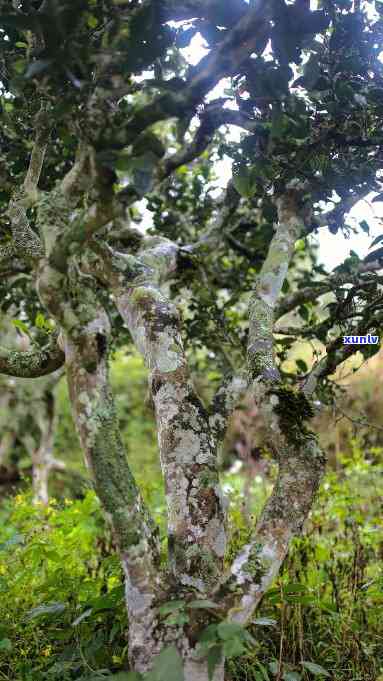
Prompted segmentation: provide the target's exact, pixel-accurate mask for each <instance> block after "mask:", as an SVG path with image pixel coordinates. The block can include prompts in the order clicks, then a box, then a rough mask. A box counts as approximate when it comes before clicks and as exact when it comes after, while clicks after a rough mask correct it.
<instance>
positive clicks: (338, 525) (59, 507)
mask: <svg viewBox="0 0 383 681" xmlns="http://www.w3.org/2000/svg"><path fill="white" fill-rule="evenodd" d="M351 450H352V454H351V455H350V456H348V457H342V458H341V460H340V462H339V467H338V470H337V471H329V472H328V473H327V475H326V478H325V480H324V482H323V484H322V487H321V491H320V494H319V497H318V500H317V503H316V505H315V508H314V510H313V511H312V513H311V516H310V519H309V521H308V524H307V528H306V532H305V535H304V536H303V537H302V538H300V539H297V540H295V541H294V544H293V548H292V551H291V552H290V554H289V557H288V559H287V561H286V563H285V565H284V569H283V571H282V573H281V575H280V577H279V578H278V579H277V580H276V582H275V584H274V585H273V587H272V588H271V589H270V590H269V591H268V593H267V594H266V596H265V598H264V600H263V603H262V605H261V608H260V610H259V612H258V613H257V615H256V619H255V621H254V624H252V625H251V627H250V632H251V634H252V636H253V638H254V639H255V641H254V643H253V645H252V646H251V650H250V652H249V653H247V654H246V655H241V656H238V657H235V658H234V659H232V660H230V661H229V663H228V673H229V674H230V677H231V678H232V679H233V681H245V680H246V681H268V680H269V681H276V679H278V673H279V679H280V680H283V681H294V680H295V681H298V680H299V681H300V680H305V681H309V680H310V679H315V678H317V679H318V681H321V680H322V679H325V678H330V679H332V680H333V681H377V679H378V678H379V674H382V672H383V662H382V661H383V625H382V622H383V588H382V587H383V584H382V573H381V561H382V557H383V532H382V520H381V499H382V495H383V452H382V450H380V449H372V450H371V451H369V452H367V453H363V455H362V452H361V451H360V449H359V448H358V446H357V444H356V443H355V442H354V443H353V445H352V447H351ZM223 482H224V485H225V486H226V491H227V493H228V494H229V495H230V496H231V497H232V499H231V500H232V502H233V503H232V510H231V515H230V522H229V529H230V546H229V551H228V554H229V555H231V556H232V555H234V553H235V552H236V551H237V550H238V549H239V548H240V547H241V545H243V543H244V542H245V541H246V540H247V538H248V536H249V531H250V530H249V526H248V523H247V522H246V521H245V520H244V517H243V514H242V503H243V495H242V485H243V480H241V478H240V476H239V475H238V474H230V473H229V474H226V475H225V476H224V480H223ZM269 491H270V483H267V484H266V485H263V484H261V483H260V481H259V479H258V480H257V479H255V480H254V483H253V486H252V510H253V515H254V516H257V515H258V514H259V512H260V508H261V505H262V502H263V499H264V497H265V495H266V494H267V493H268V492H269ZM148 497H149V498H151V502H150V503H151V505H152V508H153V509H154V511H157V515H158V516H159V517H161V519H162V522H163V519H164V509H163V506H161V504H162V503H163V502H160V501H159V498H156V494H152V496H151V495H150V494H148ZM123 597H124V590H123V584H122V574H121V569H120V565H119V560H118V557H117V555H116V553H115V551H114V547H113V541H112V537H111V535H110V532H109V530H108V528H107V527H106V525H105V523H104V521H103V518H102V515H101V512H100V508H99V504H98V501H97V499H96V497H95V495H94V494H93V492H88V493H87V495H86V497H85V498H84V499H83V500H80V501H71V500H63V501H62V502H61V501H60V502H55V501H54V500H53V501H52V502H51V503H50V505H49V507H48V508H47V509H44V508H43V507H36V506H33V505H32V504H31V499H30V496H29V494H23V495H18V496H16V497H15V498H14V499H12V500H11V499H9V500H8V501H7V502H6V504H5V505H4V506H3V507H2V509H1V511H0V622H1V625H0V679H6V680H7V681H40V680H41V681H43V680H45V679H46V680H47V681H69V680H73V679H81V680H82V681H85V680H87V681H97V680H98V679H101V678H105V677H106V678H107V676H108V675H110V674H113V673H115V672H118V671H119V670H121V669H124V668H125V669H126V667H127V659H126V654H127V646H126V629H127V621H126V614H125V608H124V603H123Z"/></svg>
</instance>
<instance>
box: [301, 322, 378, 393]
mask: <svg viewBox="0 0 383 681" xmlns="http://www.w3.org/2000/svg"><path fill="white" fill-rule="evenodd" d="M371 326H376V321H374V319H372V320H362V321H361V322H360V324H359V325H358V326H357V328H356V329H354V330H353V332H352V334H348V335H356V336H361V335H364V334H365V333H366V332H367V331H368V330H369V329H370V328H371ZM359 349H360V347H359V345H349V344H346V345H344V344H343V336H339V337H338V338H336V339H335V340H334V341H332V342H331V343H330V344H329V345H328V346H327V348H326V354H325V355H324V357H322V358H321V359H320V360H319V361H318V362H317V363H316V364H315V365H314V367H313V368H312V369H311V371H310V373H309V374H308V375H307V376H305V379H304V384H303V388H302V389H303V392H304V393H305V395H307V396H308V397H309V396H311V395H313V394H314V392H315V390H316V388H317V385H318V383H319V381H321V380H323V379H324V378H326V377H327V376H330V375H331V374H333V373H334V372H335V371H336V369H337V368H338V366H340V365H341V364H342V363H343V362H345V361H346V360H347V359H349V357H351V356H352V355H354V354H356V353H357V352H358V351H359Z"/></svg>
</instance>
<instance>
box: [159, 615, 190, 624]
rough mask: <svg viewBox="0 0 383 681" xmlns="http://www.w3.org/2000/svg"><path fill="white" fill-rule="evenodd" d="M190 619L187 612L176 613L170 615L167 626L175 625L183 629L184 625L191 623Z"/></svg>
mask: <svg viewBox="0 0 383 681" xmlns="http://www.w3.org/2000/svg"><path fill="white" fill-rule="evenodd" d="M189 619H190V618H189V615H187V614H186V613H185V612H179V613H175V614H174V615H169V616H168V617H167V618H166V620H165V621H166V624H173V625H178V626H181V627H182V626H183V625H184V624H187V623H188V622H189Z"/></svg>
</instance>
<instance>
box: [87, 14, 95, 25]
mask: <svg viewBox="0 0 383 681" xmlns="http://www.w3.org/2000/svg"><path fill="white" fill-rule="evenodd" d="M86 23H87V24H88V26H89V28H96V27H97V26H98V19H97V17H95V16H94V15H93V14H89V16H88V18H87V20H86Z"/></svg>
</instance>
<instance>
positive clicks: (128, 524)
mask: <svg viewBox="0 0 383 681" xmlns="http://www.w3.org/2000/svg"><path fill="white" fill-rule="evenodd" d="M57 191H58V194H57V196H55V197H53V199H54V200H55V201H56V200H57V201H58V205H60V209H61V217H63V215H64V214H65V211H67V212H68V221H69V214H70V210H71V203H70V201H68V203H66V202H67V199H66V198H65V196H63V194H62V193H61V194H60V193H59V192H60V190H57ZM298 194H299V192H298ZM298 198H299V197H298V195H297V192H296V190H295V189H292V190H291V192H289V193H288V194H287V195H286V197H285V199H284V200H282V199H281V200H280V202H279V205H278V211H279V224H278V228H277V231H276V235H275V237H274V239H273V240H272V243H271V246H270V249H269V254H268V257H267V258H266V260H265V263H264V266H263V268H262V270H261V273H260V276H259V280H258V284H257V287H256V289H255V290H254V292H253V295H252V299H251V303H250V310H249V322H250V323H249V347H248V367H247V369H248V375H247V378H246V380H245V381H243V380H242V378H241V377H240V376H239V375H237V376H234V377H232V379H230V380H229V381H226V380H225V381H224V382H223V383H222V385H221V388H220V389H219V390H218V392H217V394H216V397H215V399H214V400H213V403H212V404H211V405H210V407H209V408H206V407H204V406H203V405H202V403H201V401H200V400H199V398H198V396H197V395H196V394H195V392H194V389H193V386H192V383H191V381H190V377H189V376H188V370H187V363H186V357H185V354H184V351H183V347H182V340H181V334H180V319H179V314H178V310H177V308H176V307H175V306H174V305H173V304H172V303H171V301H169V300H167V298H166V296H165V295H164V293H163V291H162V289H161V286H162V283H163V282H164V281H165V280H166V278H167V277H168V276H169V275H170V274H171V273H172V272H174V271H175V270H176V268H177V246H176V245H175V244H173V243H172V242H169V241H168V240H167V239H151V238H149V239H147V240H146V247H145V248H142V249H141V251H140V252H139V254H138V255H137V257H134V256H130V255H124V254H121V253H116V252H114V251H111V250H110V249H109V248H108V247H105V248H104V247H103V245H102V244H98V245H95V250H94V254H93V256H90V255H89V254H87V256H86V262H82V263H81V267H82V269H83V271H84V272H87V273H88V274H91V275H92V276H93V277H96V278H97V279H99V280H100V281H101V282H102V283H103V284H104V285H106V286H107V287H108V289H109V290H110V291H112V292H113V295H114V300H115V302H116V305H117V307H118V309H119V311H120V314H121V316H122V317H123V319H124V321H125V322H126V324H127V325H128V327H129V330H130V332H131V335H132V338H133V339H134V342H135V344H136V346H137V348H138V349H139V350H140V351H141V353H142V354H143V356H144V358H145V361H146V364H147V366H148V369H149V371H150V388H151V392H152V398H153V402H154V404H155V409H156V420H157V429H158V439H159V450H160V457H161V464H162V471H163V476H164V480H165V488H166V495H167V502H168V539H169V557H168V561H167V562H166V563H165V565H163V566H162V565H161V560H160V550H159V542H158V530H157V529H156V527H155V524H154V522H153V520H152V518H151V516H150V513H149V511H148V509H147V508H146V506H145V504H144V502H143V500H142V497H141V494H140V492H139V490H138V488H137V486H136V483H135V481H134V478H133V475H132V473H131V470H130V467H129V464H128V461H127V458H126V453H125V450H124V447H123V443H122V440H121V435H120V432H119V426H118V421H117V418H116V412H115V407H114V401H113V395H112V392H111V389H110V384H109V376H108V345H109V335H110V325H109V321H108V316H107V314H106V312H105V310H104V309H103V308H102V306H101V305H100V302H99V300H98V298H97V295H96V293H95V291H94V289H92V287H91V286H90V287H89V288H87V287H85V288H84V289H83V288H81V286H80V284H81V282H80V283H79V284H78V288H77V290H76V289H75V287H74V286H73V285H72V288H71V289H70V290H68V284H67V270H66V265H65V258H64V262H63V257H62V254H60V253H58V257H57V258H55V257H53V256H52V254H49V253H48V256H49V257H48V258H47V259H46V260H45V261H43V262H42V264H41V267H40V271H39V293H40V297H41V300H42V302H43V303H44V304H45V305H46V307H47V308H48V310H49V311H50V313H51V314H52V316H53V317H54V318H55V319H56V321H57V323H58V325H59V326H60V328H61V330H62V332H63V345H64V347H65V360H66V368H67V377H68V385H69V394H70V400H71V404H72V409H73V415H74V420H75V423H76V427H77V430H78V433H79V436H80V440H81V444H82V447H83V449H84V453H85V458H86V461H87V464H88V467H89V470H90V471H91V473H92V477H93V480H94V484H95V489H96V492H97V494H98V496H99V498H100V500H101V503H102V505H103V508H104V511H105V513H106V515H107V517H108V518H109V519H110V522H111V524H112V526H113V528H114V532H115V535H116V539H117V542H118V544H119V549H120V555H121V562H122V567H123V570H124V574H125V583H126V607H127V612H128V618H129V660H130V664H131V668H132V669H134V670H135V671H138V672H141V673H144V672H147V671H149V670H150V669H151V667H152V665H153V662H154V660H155V657H156V655H157V654H158V653H160V651H161V650H162V649H163V648H164V647H166V646H169V645H171V646H176V648H177V650H178V653H179V655H180V656H181V658H182V660H183V663H184V675H185V681H209V679H208V665H207V661H206V659H204V660H201V659H199V658H197V656H196V646H195V641H196V634H197V638H198V634H200V633H201V632H202V631H203V629H204V628H205V627H206V625H207V624H208V623H210V622H211V621H212V620H211V619H209V615H208V614H206V616H205V614H202V615H201V614H199V615H197V619H196V620H195V627H194V628H193V627H192V626H191V625H189V624H188V625H186V626H184V625H177V624H176V625H174V624H173V625H171V624H169V623H166V620H165V621H164V619H163V618H161V614H160V611H159V609H158V608H159V606H160V605H161V604H163V603H164V602H167V601H169V600H173V599H182V600H185V599H186V601H187V600H192V599H196V598H197V599H204V598H205V599H206V598H211V599H212V600H214V601H215V602H216V603H218V604H219V606H220V607H222V615H223V617H225V618H226V619H227V620H228V621H232V622H233V621H235V622H237V623H239V624H242V625H245V626H246V625H247V624H248V623H249V621H251V617H252V615H253V612H254V610H255V608H256V607H257V605H258V604H259V602H260V600H261V598H262V596H263V594H264V593H265V591H266V590H267V588H268V587H269V586H270V584H271V583H272V580H273V579H274V578H275V576H276V575H277V574H278V571H279V569H280V567H281V564H282V562H283V560H284V558H285V556H286V553H287V550H288V546H289V542H290V540H291V538H292V537H293V536H294V535H295V534H297V533H298V532H300V531H301V529H302V526H303V523H304V520H305V518H306V517H307V515H308V512H309V510H310V508H311V505H312V502H313V499H314V495H315V492H316V490H317V487H318V484H319V480H320V477H321V474H322V470H323V457H322V455H321V452H320V450H319V447H318V445H317V443H316V440H315V437H314V436H313V435H312V434H311V433H310V432H309V431H308V429H307V428H306V427H305V425H304V419H305V418H308V417H309V416H310V415H311V413H312V412H311V408H310V405H309V403H308V399H307V396H306V395H305V394H302V391H299V390H298V392H296V391H294V390H292V389H291V388H289V387H285V386H283V384H282V381H281V377H280V375H279V372H278V370H277V367H276V365H275V358H274V348H273V323H274V308H275V305H276V302H277V298H278V295H279V293H280V290H281V287H282V284H283V281H284V279H285V276H286V272H287V268H288V262H289V259H290V257H291V255H292V252H293V245H294V242H295V240H296V239H297V238H298V235H299V233H300V231H301V228H302V222H301V219H300V217H299V214H298V208H297V199H298ZM53 199H52V200H53ZM47 208H49V210H47ZM56 212H57V211H55V210H54V205H53V204H52V206H45V208H44V211H43V212H42V215H41V217H42V223H41V225H42V228H44V230H46V231H47V233H48V234H49V239H47V240H46V246H47V249H48V251H49V250H50V249H51V248H52V249H54V241H53V240H52V235H54V233H55V229H56V224H55V220H56V217H55V215H56ZM60 228H61V226H60V225H59V226H58V229H60ZM84 260H85V259H84ZM244 385H245V387H250V389H251V390H252V393H253V395H254V397H255V400H256V403H257V405H258V406H259V408H261V409H262V412H263V414H264V416H265V421H266V424H267V428H268V432H269V434H270V442H269V444H270V449H271V451H272V452H273V454H274V456H275V458H276V460H277V461H278V462H279V477H278V480H277V483H276V485H275V488H274V491H273V494H272V496H271V497H270V499H269V501H268V503H267V504H266V506H265V509H264V511H263V514H262V516H261V518H260V521H259V523H258V526H257V527H256V528H254V533H253V536H252V538H251V540H250V542H249V543H248V545H247V546H245V547H244V548H243V549H242V551H241V552H240V554H239V555H238V556H237V558H236V559H235V560H234V562H233V564H232V566H231V567H230V569H229V570H228V572H227V574H223V565H224V563H223V559H224V553H225V543H226V534H225V504H224V501H223V498H222V495H221V491H220V487H219V479H218V461H217V449H218V446H219V443H220V442H221V441H222V439H223V437H224V434H225V429H226V424H227V420H228V417H229V416H230V414H231V412H232V410H233V409H234V407H235V405H236V403H237V400H238V397H239V395H240V394H243V391H244ZM199 617H200V619H199ZM193 624H194V620H193ZM214 681H224V663H223V661H222V662H221V664H220V665H219V666H218V667H217V668H216V670H215V675H214Z"/></svg>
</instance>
